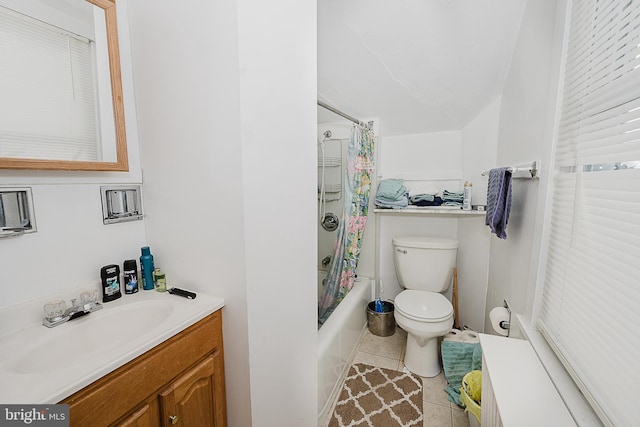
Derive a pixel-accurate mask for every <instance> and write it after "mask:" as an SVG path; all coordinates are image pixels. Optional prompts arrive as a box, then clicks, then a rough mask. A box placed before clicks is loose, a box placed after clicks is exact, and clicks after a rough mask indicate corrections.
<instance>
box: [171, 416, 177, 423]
mask: <svg viewBox="0 0 640 427" xmlns="http://www.w3.org/2000/svg"><path fill="white" fill-rule="evenodd" d="M169 422H170V423H171V424H178V416H177V415H170V416H169Z"/></svg>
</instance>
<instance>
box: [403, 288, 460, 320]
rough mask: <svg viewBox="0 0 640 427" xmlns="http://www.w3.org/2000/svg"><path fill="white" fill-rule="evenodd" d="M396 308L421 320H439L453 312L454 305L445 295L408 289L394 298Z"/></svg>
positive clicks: (409, 316)
mask: <svg viewBox="0 0 640 427" xmlns="http://www.w3.org/2000/svg"><path fill="white" fill-rule="evenodd" d="M394 304H395V309H396V310H398V311H399V312H400V313H402V314H403V315H404V316H406V317H408V318H410V319H413V320H417V321H420V322H439V321H442V320H446V319H447V318H449V317H451V315H452V314H453V306H452V305H451V302H449V300H448V299H447V298H445V296H444V295H442V294H438V293H435V292H425V291H417V290H406V291H403V292H400V294H399V295H398V296H397V297H396V298H395V300H394Z"/></svg>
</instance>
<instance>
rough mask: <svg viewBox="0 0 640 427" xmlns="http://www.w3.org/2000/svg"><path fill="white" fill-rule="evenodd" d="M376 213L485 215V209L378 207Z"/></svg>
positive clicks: (456, 215)
mask: <svg viewBox="0 0 640 427" xmlns="http://www.w3.org/2000/svg"><path fill="white" fill-rule="evenodd" d="M373 212H374V213H377V214H383V215H425V216H429V215H431V216H452V217H453V216H455V217H459V216H485V215H486V213H487V212H486V211H476V210H472V211H464V210H462V209H441V208H440V209H439V208H428V207H425V208H418V207H409V208H403V209H380V208H376V209H374V211H373Z"/></svg>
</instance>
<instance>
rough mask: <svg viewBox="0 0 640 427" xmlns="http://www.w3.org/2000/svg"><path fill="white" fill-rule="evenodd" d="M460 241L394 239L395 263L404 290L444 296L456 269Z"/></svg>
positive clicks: (434, 238)
mask: <svg viewBox="0 0 640 427" xmlns="http://www.w3.org/2000/svg"><path fill="white" fill-rule="evenodd" d="M457 252H458V241H457V240H454V239H445V238H440V237H423V236H399V237H394V238H393V263H394V265H395V267H396V276H397V277H398V282H400V286H402V287H403V288H405V289H416V290H421V291H431V292H444V291H446V290H447V289H448V288H449V285H450V284H451V278H452V277H453V268H454V267H455V266H456V254H457Z"/></svg>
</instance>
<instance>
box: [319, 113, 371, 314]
mask: <svg viewBox="0 0 640 427" xmlns="http://www.w3.org/2000/svg"><path fill="white" fill-rule="evenodd" d="M374 143H375V138H374V135H373V131H372V130H370V129H367V128H365V127H363V126H360V125H354V126H353V131H352V134H351V140H350V141H349V146H348V149H347V160H346V162H347V173H346V174H345V177H344V184H345V185H344V187H345V190H344V197H345V200H344V209H343V212H342V221H341V222H340V226H339V227H338V233H337V238H336V244H335V246H334V250H333V256H332V257H331V264H330V265H329V271H328V272H327V278H326V280H325V285H324V294H323V295H322V296H321V297H320V300H319V301H318V323H319V324H323V323H324V322H325V321H326V320H327V319H328V318H329V315H330V314H331V313H332V312H333V310H334V309H335V308H336V307H337V306H338V304H339V303H340V301H342V299H343V298H344V297H345V295H347V293H349V291H350V290H351V288H352V287H353V282H354V280H355V275H356V267H357V266H358V258H359V257H360V247H361V246H362V236H363V234H364V228H365V225H366V224H367V214H368V210H369V193H370V192H371V174H372V173H373V168H374Z"/></svg>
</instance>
